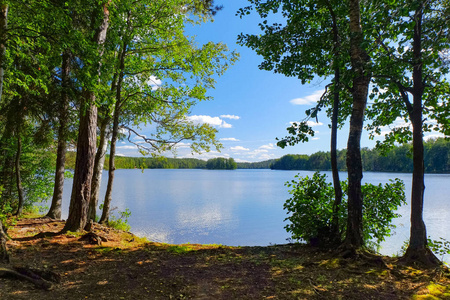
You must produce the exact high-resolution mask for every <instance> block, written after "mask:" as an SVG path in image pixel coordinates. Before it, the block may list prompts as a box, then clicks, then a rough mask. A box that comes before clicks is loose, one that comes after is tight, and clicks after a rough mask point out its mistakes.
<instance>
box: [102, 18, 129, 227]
mask: <svg viewBox="0 0 450 300" xmlns="http://www.w3.org/2000/svg"><path fill="white" fill-rule="evenodd" d="M130 16H131V15H130V11H129V12H128V16H127V25H128V26H130ZM127 46H128V45H127V41H126V40H125V41H124V42H123V45H122V49H121V51H120V57H119V67H118V71H119V76H118V79H117V85H116V86H115V87H116V103H115V105H114V117H113V130H112V137H111V146H110V152H109V171H108V185H107V186H106V194H105V201H104V202H103V211H102V216H101V217H100V223H101V224H104V223H107V222H108V221H109V213H110V207H111V201H112V190H113V184H114V173H115V171H116V165H115V157H116V143H117V135H118V133H119V118H120V113H121V106H122V82H123V78H124V69H125V55H126V53H127Z"/></svg>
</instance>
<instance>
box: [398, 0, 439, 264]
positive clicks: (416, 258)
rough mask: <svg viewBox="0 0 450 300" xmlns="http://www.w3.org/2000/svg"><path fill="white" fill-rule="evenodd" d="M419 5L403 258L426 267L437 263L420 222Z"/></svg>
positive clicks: (422, 171)
mask: <svg viewBox="0 0 450 300" xmlns="http://www.w3.org/2000/svg"><path fill="white" fill-rule="evenodd" d="M422 17H423V11H422V5H420V6H419V8H418V10H417V11H416V12H415V20H414V21H415V25H414V38H413V55H414V68H413V109H412V112H411V113H410V118H411V123H412V126H413V180H412V192H411V229H410V238H409V246H408V248H407V249H406V252H405V255H404V257H403V259H404V260H406V261H411V262H421V263H422V264H424V265H427V266H434V265H438V264H440V262H439V260H438V259H437V257H436V256H435V255H434V254H433V253H432V252H431V250H430V249H429V248H428V246H427V244H428V241H427V230H426V226H425V222H424V221H423V202H424V191H425V182H424V178H425V175H424V174H425V167H424V148H423V116H422V109H423V106H422V100H423V99H422V98H423V93H424V89H425V84H424V81H423V68H422V67H423V61H422Z"/></svg>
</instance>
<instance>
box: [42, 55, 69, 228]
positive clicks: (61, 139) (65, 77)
mask: <svg viewBox="0 0 450 300" xmlns="http://www.w3.org/2000/svg"><path fill="white" fill-rule="evenodd" d="M62 59H63V61H62V70H61V73H62V75H61V85H62V99H61V100H62V101H61V103H60V105H61V106H60V108H59V128H58V148H57V151H56V170H55V187H54V190H53V198H52V204H51V206H50V210H49V211H48V213H47V217H50V218H52V219H57V220H60V219H61V203H62V197H63V189H64V172H65V171H66V169H65V162H66V151H67V127H68V120H67V118H68V106H69V93H68V89H69V85H70V84H69V80H70V79H69V77H70V51H69V50H66V51H64V53H63V58H62Z"/></svg>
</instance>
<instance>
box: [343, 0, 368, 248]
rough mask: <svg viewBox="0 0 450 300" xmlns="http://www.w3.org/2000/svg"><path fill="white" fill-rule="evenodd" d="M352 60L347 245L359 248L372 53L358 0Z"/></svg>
mask: <svg viewBox="0 0 450 300" xmlns="http://www.w3.org/2000/svg"><path fill="white" fill-rule="evenodd" d="M349 18H350V23H349V30H350V61H351V64H352V71H353V73H354V77H353V80H352V81H353V82H352V90H351V91H352V98H353V105H352V114H351V117H350V132H349V136H348V142H347V172H348V219H347V234H346V238H345V247H348V248H350V249H352V250H353V249H358V248H361V247H362V246H364V241H363V228H362V207H363V198H362V192H361V180H362V177H363V173H362V171H363V170H362V161H361V148H360V145H361V132H362V129H363V124H364V112H365V109H366V104H367V96H368V91H369V83H370V79H371V74H370V72H371V71H370V69H369V66H368V62H369V56H368V54H367V51H366V49H365V48H364V47H363V45H364V35H363V30H362V26H361V8H360V4H359V0H349Z"/></svg>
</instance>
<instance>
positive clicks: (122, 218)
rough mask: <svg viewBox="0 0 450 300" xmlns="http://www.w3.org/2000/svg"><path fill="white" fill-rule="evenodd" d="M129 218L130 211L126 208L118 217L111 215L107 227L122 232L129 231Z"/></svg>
mask: <svg viewBox="0 0 450 300" xmlns="http://www.w3.org/2000/svg"><path fill="white" fill-rule="evenodd" d="M130 216H131V211H130V210H129V209H128V208H127V209H125V211H121V212H119V217H116V216H114V215H112V216H111V217H110V219H109V221H108V226H109V227H112V228H115V229H119V230H123V231H130V229H131V226H130V224H128V218H129V217H130Z"/></svg>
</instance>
